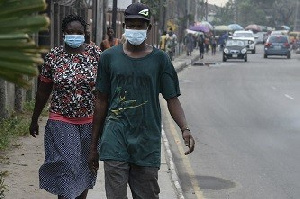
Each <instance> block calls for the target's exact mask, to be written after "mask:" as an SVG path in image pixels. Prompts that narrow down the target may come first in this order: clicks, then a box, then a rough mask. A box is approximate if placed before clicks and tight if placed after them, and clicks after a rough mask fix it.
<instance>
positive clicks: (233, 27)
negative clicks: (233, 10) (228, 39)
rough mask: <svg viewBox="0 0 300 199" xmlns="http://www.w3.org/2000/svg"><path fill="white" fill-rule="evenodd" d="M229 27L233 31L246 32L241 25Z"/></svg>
mask: <svg viewBox="0 0 300 199" xmlns="http://www.w3.org/2000/svg"><path fill="white" fill-rule="evenodd" d="M228 27H229V28H231V29H232V30H244V28H243V27H242V26H240V25H239V24H230V25H228Z"/></svg>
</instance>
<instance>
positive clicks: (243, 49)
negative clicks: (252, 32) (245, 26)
mask: <svg viewBox="0 0 300 199" xmlns="http://www.w3.org/2000/svg"><path fill="white" fill-rule="evenodd" d="M247 42H248V41H245V40H242V39H228V40H227V41H226V44H225V48H224V50H223V62H226V61H227V60H228V59H243V60H244V61H245V62H247V47H249V45H248V43H247Z"/></svg>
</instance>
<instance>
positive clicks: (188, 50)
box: [184, 33, 194, 56]
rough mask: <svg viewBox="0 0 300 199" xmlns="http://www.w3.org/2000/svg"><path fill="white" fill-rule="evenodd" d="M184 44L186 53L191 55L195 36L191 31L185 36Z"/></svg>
mask: <svg viewBox="0 0 300 199" xmlns="http://www.w3.org/2000/svg"><path fill="white" fill-rule="evenodd" d="M184 44H185V47H186V55H187V56H191V55H192V51H193V49H194V38H193V36H192V34H191V33H188V34H187V35H186V36H185V38H184Z"/></svg>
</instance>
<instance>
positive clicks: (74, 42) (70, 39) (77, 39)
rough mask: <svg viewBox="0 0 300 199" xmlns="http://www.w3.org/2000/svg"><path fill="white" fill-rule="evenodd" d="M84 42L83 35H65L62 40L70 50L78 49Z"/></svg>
mask: <svg viewBox="0 0 300 199" xmlns="http://www.w3.org/2000/svg"><path fill="white" fill-rule="evenodd" d="M84 41H85V38H84V35H65V38H64V42H65V43H66V44H67V45H68V46H70V47H71V48H78V47H79V46H81V45H82V44H83V43H84Z"/></svg>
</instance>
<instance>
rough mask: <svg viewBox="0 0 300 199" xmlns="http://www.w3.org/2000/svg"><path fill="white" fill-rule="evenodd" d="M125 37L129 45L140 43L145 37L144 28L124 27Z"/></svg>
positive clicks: (145, 31)
mask: <svg viewBox="0 0 300 199" xmlns="http://www.w3.org/2000/svg"><path fill="white" fill-rule="evenodd" d="M125 37H126V39H127V41H128V42H129V43H130V44H131V45H135V46H137V45H140V44H141V43H143V42H144V41H145V40H146V38H147V29H146V30H135V29H127V28H126V29H125Z"/></svg>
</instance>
